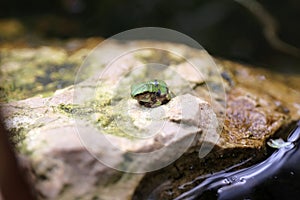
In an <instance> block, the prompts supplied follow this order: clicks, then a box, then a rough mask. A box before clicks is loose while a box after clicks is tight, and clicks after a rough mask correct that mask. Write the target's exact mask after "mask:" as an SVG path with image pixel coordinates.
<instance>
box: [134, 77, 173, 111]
mask: <svg viewBox="0 0 300 200" xmlns="http://www.w3.org/2000/svg"><path fill="white" fill-rule="evenodd" d="M131 97H132V98H134V99H136V100H137V101H138V102H139V104H140V105H143V106H145V107H148V108H153V107H157V106H160V105H162V104H166V103H168V102H169V101H170V100H171V98H172V95H171V92H170V91H169V88H168V86H167V84H166V83H165V82H164V81H162V80H151V81H147V82H143V83H139V84H134V85H132V86H131Z"/></svg>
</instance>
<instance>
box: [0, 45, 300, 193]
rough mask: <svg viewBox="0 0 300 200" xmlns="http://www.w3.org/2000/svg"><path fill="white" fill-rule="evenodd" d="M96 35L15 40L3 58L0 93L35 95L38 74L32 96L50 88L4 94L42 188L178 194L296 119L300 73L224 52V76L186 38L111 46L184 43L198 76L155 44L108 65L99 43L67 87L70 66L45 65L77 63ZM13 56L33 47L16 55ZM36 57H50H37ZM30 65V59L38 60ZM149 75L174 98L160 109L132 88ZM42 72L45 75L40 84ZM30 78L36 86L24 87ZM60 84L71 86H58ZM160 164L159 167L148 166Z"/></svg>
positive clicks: (5, 111) (260, 152)
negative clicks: (22, 44) (20, 44)
mask: <svg viewBox="0 0 300 200" xmlns="http://www.w3.org/2000/svg"><path fill="white" fill-rule="evenodd" d="M89 42H90V41H86V43H85V42H84V41H80V42H79V44H80V45H79V46H80V47H78V43H75V46H76V47H75V48H72V49H71V50H69V49H68V48H67V47H69V46H72V45H70V44H73V45H74V43H71V42H69V43H67V44H66V46H63V47H60V48H58V51H57V52H56V51H55V49H56V47H55V46H54V47H43V48H30V49H26V48H25V49H22V52H27V50H28V51H29V53H28V54H26V53H25V54H23V53H20V52H21V50H16V49H3V48H2V50H1V53H2V54H5V55H9V56H8V58H7V59H6V60H2V61H1V72H2V73H4V74H5V76H4V77H6V80H7V83H6V85H5V87H4V89H5V94H6V95H5V96H4V97H3V96H2V99H4V100H6V101H7V100H12V99H22V98H24V97H28V95H30V88H31V89H32V88H34V86H32V85H31V84H33V83H34V82H37V86H38V87H37V88H34V92H33V94H34V95H35V94H39V91H43V87H42V86H46V90H47V95H49V97H45V96H47V95H46V94H45V93H42V95H44V96H42V95H37V96H35V97H31V98H26V99H25V100H19V101H11V102H8V103H3V104H2V110H1V111H2V115H3V116H4V119H5V123H6V126H7V128H8V129H9V130H10V131H11V133H12V134H13V135H12V141H13V142H14V143H15V144H16V148H17V149H18V151H19V154H20V155H22V157H25V158H27V160H28V161H29V163H30V164H31V167H32V170H31V173H32V177H33V179H34V183H35V187H36V188H37V191H38V192H39V193H40V195H41V197H43V198H46V199H74V198H81V199H97V198H99V199H130V198H132V196H133V194H134V193H135V198H137V199H139V198H138V197H139V195H141V194H142V193H144V194H145V195H146V196H147V194H149V195H150V196H151V195H153V191H154V193H155V195H159V194H161V193H164V191H169V190H170V188H171V189H172V191H173V192H172V193H170V192H169V193H168V194H169V195H165V196H163V197H161V198H164V199H168V198H170V199H171V198H174V196H176V195H178V193H180V192H182V191H183V190H182V191H178V189H176V188H178V186H180V185H181V184H183V183H184V182H186V181H189V180H192V179H194V178H195V177H197V176H199V175H203V174H207V173H212V172H214V171H218V170H222V169H224V168H225V167H228V166H231V165H233V164H236V163H239V162H240V161H241V160H246V159H248V158H251V159H252V163H254V162H255V161H256V160H258V159H261V157H262V156H264V155H265V146H264V145H265V142H266V140H267V139H268V138H269V137H271V136H272V135H274V134H275V133H276V131H278V130H279V129H283V128H285V127H287V126H288V125H289V124H290V123H291V122H292V121H293V120H297V119H299V116H300V95H299V88H297V87H299V84H296V83H297V82H298V83H299V78H297V77H296V78H295V77H294V78H293V79H285V80H282V78H281V77H280V76H279V77H278V76H277V75H274V74H272V73H270V72H267V71H263V70H254V69H251V68H246V67H244V66H241V65H239V64H236V63H233V62H229V61H222V60H217V62H218V65H219V67H220V69H221V74H222V77H223V79H221V78H220V77H219V76H218V75H217V74H216V73H215V72H214V71H213V70H214V69H213V67H212V63H211V60H210V59H209V58H208V57H207V53H206V52H204V51H201V50H196V49H192V48H189V47H186V46H184V45H176V44H170V43H161V42H151V43H150V42H147V41H143V42H128V43H118V42H114V43H113V44H111V46H110V50H111V52H116V51H118V52H122V51H123V50H124V49H127V48H138V47H140V46H144V45H145V44H149V45H150V44H151V46H153V45H154V46H157V47H158V48H160V49H164V48H166V49H172V50H174V51H176V50H178V51H179V50H180V51H181V52H182V53H183V54H184V56H185V57H186V58H187V59H189V60H191V62H192V63H193V64H195V65H197V66H198V67H199V68H200V69H201V75H200V76H198V75H197V73H196V72H197V71H195V70H193V68H190V63H188V62H187V61H185V60H183V59H181V58H179V57H176V56H174V55H172V54H168V53H165V52H160V51H157V50H156V51H151V50H143V51H140V52H137V53H136V54H128V55H126V56H123V57H122V58H121V59H119V60H117V61H116V62H114V63H113V64H111V65H110V68H109V69H108V70H104V67H105V65H106V64H107V63H108V62H109V61H110V59H109V58H110V56H112V55H110V54H111V52H108V51H105V52H100V53H99V52H97V51H95V52H94V53H93V54H92V55H91V56H90V58H91V59H90V60H88V61H86V62H85V63H84V64H83V66H85V68H82V71H81V72H82V73H80V75H79V78H78V79H77V82H76V85H74V86H73V85H71V86H69V87H65V86H67V85H70V84H71V83H70V79H69V78H70V77H69V76H67V77H68V78H67V79H68V81H67V82H65V83H64V84H63V85H61V83H62V82H61V81H57V80H58V79H59V78H58V77H60V78H63V77H64V74H65V73H64V72H60V73H58V75H59V76H56V75H57V74H56V73H57V71H56V69H54V70H53V73H54V75H51V73H50V74H45V73H42V72H43V70H46V69H51V66H53V65H58V66H65V65H64V64H65V63H67V64H70V63H72V65H71V67H70V68H68V67H67V68H65V70H67V71H68V70H70V69H74V68H72V67H74V66H76V65H78V64H79V63H80V62H81V61H82V59H83V57H84V56H85V55H86V54H87V53H88V51H89V50H90V47H91V46H93V45H88V44H89ZM43 52H48V53H47V54H51V55H53V56H54V55H55V56H54V58H57V60H56V61H53V59H46V58H47V57H46V56H45V54H43ZM15 55H23V56H24V55H27V56H25V57H20V56H17V58H18V59H16V57H15ZM39 56H41V57H42V58H43V56H45V59H37V58H41V57H39ZM30 59H32V60H35V61H36V62H35V63H36V66H37V67H38V66H43V67H45V69H43V70H41V72H40V71H39V72H38V75H36V74H34V73H32V75H31V76H30V73H29V74H27V75H29V76H30V77H31V78H25V79H24V80H22V81H21V82H17V86H18V87H19V88H22V90H21V91H20V92H19V93H18V91H15V90H12V91H8V92H7V89H11V88H10V87H9V86H7V85H8V84H9V83H15V82H14V81H17V80H16V78H14V74H16V75H18V76H20V74H19V72H20V71H18V69H20V67H21V64H20V63H25V64H26V63H28V60H30ZM54 60H55V59H54ZM147 62H151V63H155V62H157V63H164V64H165V65H167V66H168V68H167V67H162V66H157V65H155V66H151V67H150V68H151V70H149V69H148V68H147V67H139V68H134V66H143V65H144V64H145V63H147ZM33 65H34V64H32V65H30V66H28V67H30V68H32V69H34V66H33ZM8 66H15V68H11V67H8ZM47 66H48V67H49V68H48V67H47ZM10 70H12V71H10ZM57 70H59V69H57ZM129 71H130V72H132V74H131V75H130V76H128V72H129ZM48 72H51V70H48ZM55 74H56V75H55ZM68 75H69V74H68ZM100 75H101V77H100ZM148 76H150V78H155V77H156V76H158V78H160V79H163V80H165V81H166V82H167V83H168V85H169V87H170V89H171V90H172V91H173V92H174V93H175V94H176V97H174V98H173V99H172V100H171V101H170V102H169V103H168V104H166V105H162V106H159V107H157V108H144V107H142V106H140V105H139V104H138V103H137V102H136V101H135V100H133V99H131V98H130V97H129V94H130V85H131V84H134V83H135V82H138V81H140V80H144V79H146V78H147V77H148ZM37 77H39V78H37ZM49 77H50V82H49ZM99 77H100V78H99ZM99 79H100V81H99ZM44 80H48V82H46V83H45V84H42V83H43V81H44ZM287 80H289V82H288V83H286V82H284V81H287ZM51 81H54V82H53V83H54V84H51ZM2 82H3V83H5V81H3V80H2ZM286 84H288V85H289V86H290V87H287V86H286ZM28 85H31V87H30V88H29V90H28V91H27V90H26V88H27V86H28ZM61 86H63V87H65V88H64V89H60V90H57V91H56V92H54V91H55V90H56V88H60V87H61ZM207 88H210V90H208V89H207ZM44 89H45V88H44ZM224 90H225V91H226V98H225V93H224ZM24 91H25V92H24ZM51 91H52V92H53V94H51ZM222 91H223V92H222ZM49 92H50V94H49ZM225 100H226V101H225ZM225 113H226V118H224V117H225ZM223 122H224V127H223V126H222V125H223ZM222 128H223V129H222ZM214 145H215V146H214ZM213 147H214V148H213ZM253 155H256V156H253ZM179 157H180V158H179ZM199 157H200V158H199ZM178 158H179V159H178ZM177 159H178V160H177ZM175 160H176V162H173V161H175ZM162 167H164V168H162ZM161 168H162V169H161ZM153 170H158V171H155V172H152V173H148V174H145V172H148V171H149V172H151V171H153ZM120 171H123V172H137V173H139V174H132V173H123V172H120ZM160 186H161V187H160ZM156 187H160V188H158V189H157V188H156ZM112 191H113V192H112Z"/></svg>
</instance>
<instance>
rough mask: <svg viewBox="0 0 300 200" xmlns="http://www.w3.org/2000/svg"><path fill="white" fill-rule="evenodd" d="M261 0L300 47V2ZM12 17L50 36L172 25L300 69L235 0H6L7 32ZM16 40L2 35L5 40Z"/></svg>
mask: <svg viewBox="0 0 300 200" xmlns="http://www.w3.org/2000/svg"><path fill="white" fill-rule="evenodd" d="M257 2H258V3H259V4H261V5H262V6H263V7H264V8H265V9H266V10H267V11H268V12H269V13H270V14H271V15H272V16H273V17H274V19H276V22H277V24H278V25H279V26H278V28H279V29H278V36H279V38H280V39H281V40H283V41H285V42H286V43H289V44H290V45H293V46H294V47H296V48H300V37H299V36H300V25H299V24H300V1H299V0H287V1H280V0H260V1H257ZM8 19H10V20H16V21H14V22H17V24H18V23H20V24H21V26H22V30H23V35H19V37H27V36H28V35H30V36H32V35H35V36H39V37H43V38H45V39H51V38H60V39H68V38H74V37H91V36H97V37H98V36H101V37H104V38H107V37H110V36H112V35H114V34H117V33H119V32H122V31H125V30H128V29H132V28H137V27H144V26H157V27H164V28H170V29H174V30H177V31H180V32H182V33H184V34H187V35H189V36H190V37H192V38H194V39H195V40H196V41H198V42H199V43H200V44H201V45H202V46H203V47H204V48H205V49H206V50H207V51H208V52H209V53H210V54H212V55H214V56H217V57H223V58H227V59H232V60H236V61H239V62H244V63H249V64H252V65H257V66H262V67H265V68H269V69H272V70H276V71H279V72H284V73H300V69H299V68H300V67H299V66H300V58H299V55H298V56H297V55H292V54H289V53H284V52H282V51H280V50H278V49H276V48H274V47H272V45H270V43H269V42H268V41H267V39H266V38H265V36H264V34H263V30H264V29H263V26H262V25H261V24H260V23H259V20H258V19H257V18H256V17H255V16H254V15H253V13H251V12H250V11H249V10H248V9H246V8H245V7H244V6H242V5H241V4H239V3H237V2H236V1H234V0H184V1H182V0H172V1H163V0H145V1H141V0H131V1H123V0H102V1H101V0H52V1H40V0H24V1H19V0H1V1H0V31H1V30H2V32H5V29H3V28H2V29H1V23H2V25H3V22H4V25H3V26H5V20H8ZM3 30H4V31H3ZM0 35H1V34H0ZM16 35H17V34H16ZM14 39H15V37H10V36H9V35H5V34H4V36H2V37H1V36H0V42H1V41H2V42H3V41H6V42H7V41H9V40H14Z"/></svg>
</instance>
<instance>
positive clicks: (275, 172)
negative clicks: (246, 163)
mask: <svg viewBox="0 0 300 200" xmlns="http://www.w3.org/2000/svg"><path fill="white" fill-rule="evenodd" d="M287 141H289V142H291V144H290V145H288V146H285V147H282V148H280V149H278V150H276V151H274V153H273V154H272V155H271V156H270V157H269V158H267V159H266V160H264V161H263V162H261V163H258V164H256V165H254V166H251V167H248V168H245V169H242V170H238V171H235V172H222V173H216V174H215V175H212V176H211V177H209V178H207V179H206V180H205V181H203V182H202V183H201V184H199V185H198V186H196V187H194V188H193V189H191V190H190V191H187V192H185V193H183V194H182V195H180V196H179V197H177V198H176V200H183V199H184V200H194V199H206V200H207V199H221V200H234V199H255V200H256V199H264V200H266V199H272V200H274V199H286V198H287V199H299V197H300V148H299V143H300V121H298V123H297V124H296V125H295V127H294V129H293V130H292V131H291V133H290V135H289V136H288V138H287Z"/></svg>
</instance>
